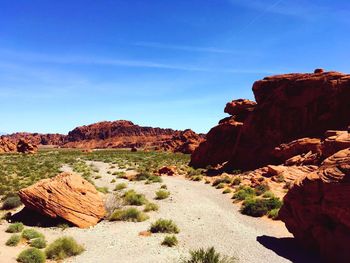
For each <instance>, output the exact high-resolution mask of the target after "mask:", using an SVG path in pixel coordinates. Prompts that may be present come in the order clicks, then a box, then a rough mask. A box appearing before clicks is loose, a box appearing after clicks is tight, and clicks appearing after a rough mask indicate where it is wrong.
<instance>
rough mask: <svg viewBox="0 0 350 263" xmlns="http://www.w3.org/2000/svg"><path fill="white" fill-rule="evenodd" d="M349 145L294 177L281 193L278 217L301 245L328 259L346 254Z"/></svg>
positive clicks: (349, 224)
mask: <svg viewBox="0 0 350 263" xmlns="http://www.w3.org/2000/svg"><path fill="white" fill-rule="evenodd" d="M349 196H350V148H348V149H345V150H342V151H339V152H337V153H336V154H334V155H332V156H331V157H329V158H327V159H326V160H325V161H324V162H323V163H322V165H321V166H320V168H319V169H318V170H317V171H316V172H313V173H309V174H307V175H305V176H302V177H301V178H299V179H297V180H296V182H295V183H294V186H293V187H292V188H291V189H290V191H289V192H288V193H287V195H286V196H285V197H284V204H283V206H282V208H281V210H280V212H279V217H280V219H281V220H282V221H284V222H285V224H286V227H287V228H288V230H289V231H290V232H291V233H293V235H294V236H295V238H296V239H298V240H299V241H300V242H301V243H302V244H303V245H304V246H306V247H308V248H313V249H317V250H318V251H319V252H320V253H321V254H322V255H323V257H324V258H325V259H327V261H328V262H344V263H345V262H349V258H350V249H349V244H350V198H349Z"/></svg>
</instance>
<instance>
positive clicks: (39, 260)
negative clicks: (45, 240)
mask: <svg viewBox="0 0 350 263" xmlns="http://www.w3.org/2000/svg"><path fill="white" fill-rule="evenodd" d="M17 261H18V262H21V263H44V262H45V261H46V257H45V254H44V252H42V251H41V250H40V249H37V248H28V249H26V250H24V251H22V252H21V253H20V254H19V255H18V257H17Z"/></svg>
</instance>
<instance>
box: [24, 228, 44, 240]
mask: <svg viewBox="0 0 350 263" xmlns="http://www.w3.org/2000/svg"><path fill="white" fill-rule="evenodd" d="M22 237H23V238H25V239H27V240H31V239H34V238H39V237H44V235H43V234H41V233H39V232H38V231H36V230H34V229H24V230H23V232H22Z"/></svg>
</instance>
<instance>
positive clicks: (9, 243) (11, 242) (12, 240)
mask: <svg viewBox="0 0 350 263" xmlns="http://www.w3.org/2000/svg"><path fill="white" fill-rule="evenodd" d="M20 240H21V236H20V235H16V234H15V235H12V236H11V237H10V238H9V239H8V240H7V241H6V243H5V245H6V246H9V247H15V246H17V245H18V243H19V241H20Z"/></svg>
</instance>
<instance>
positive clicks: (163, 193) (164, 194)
mask: <svg viewBox="0 0 350 263" xmlns="http://www.w3.org/2000/svg"><path fill="white" fill-rule="evenodd" d="M169 195H170V192H168V191H166V190H163V189H160V190H158V191H157V192H156V199H158V200H162V199H166V198H168V197H169Z"/></svg>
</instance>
